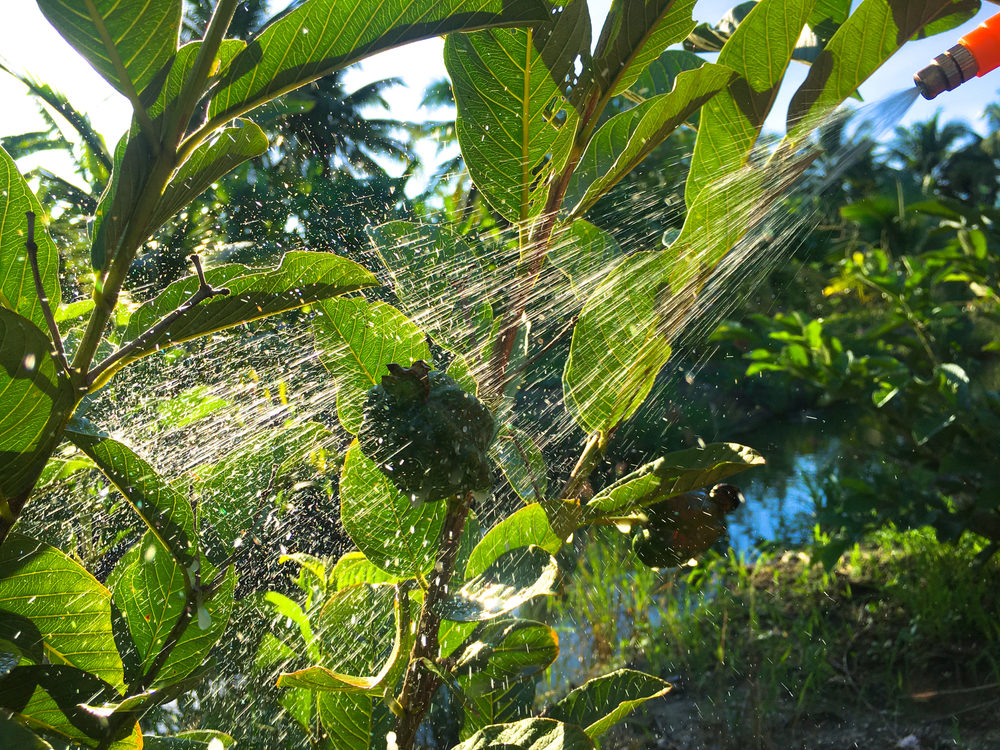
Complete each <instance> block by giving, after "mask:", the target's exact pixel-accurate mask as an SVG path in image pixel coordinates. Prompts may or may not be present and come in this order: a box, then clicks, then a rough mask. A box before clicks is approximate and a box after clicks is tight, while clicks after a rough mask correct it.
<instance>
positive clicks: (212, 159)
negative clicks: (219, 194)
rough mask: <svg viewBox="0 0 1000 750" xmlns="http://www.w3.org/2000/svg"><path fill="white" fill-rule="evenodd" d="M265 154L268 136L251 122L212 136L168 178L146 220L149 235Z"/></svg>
mask: <svg viewBox="0 0 1000 750" xmlns="http://www.w3.org/2000/svg"><path fill="white" fill-rule="evenodd" d="M265 151H267V136H266V135H264V131H263V130H261V129H260V127H259V126H258V125H257V124H256V123H253V122H251V121H250V120H237V121H236V124H235V125H234V126H232V127H228V128H223V129H222V130H220V131H218V132H217V133H215V134H214V136H213V138H212V140H211V141H208V142H207V143H202V144H201V145H200V146H198V148H196V149H195V150H194V151H193V152H192V154H191V156H189V157H188V158H187V160H186V161H185V162H184V163H183V164H181V166H180V167H179V168H178V170H177V171H176V172H175V173H174V176H173V177H171V178H170V182H169V183H167V187H166V188H165V189H164V191H163V194H162V195H161V196H160V199H159V200H158V201H157V202H156V206H155V207H154V208H153V211H152V217H151V218H150V219H149V224H148V227H149V228H148V230H147V231H148V232H150V233H152V232H154V231H156V230H157V229H159V227H160V226H162V225H163V224H165V223H166V222H167V220H168V219H169V218H170V217H171V216H173V215H174V214H175V213H177V212H178V211H180V210H181V209H182V208H184V206H186V205H187V204H188V203H190V202H191V201H193V200H194V199H195V198H197V197H198V196H199V195H201V194H202V193H203V192H205V191H206V190H208V188H209V187H210V186H211V185H212V183H213V182H215V181H216V180H219V179H221V178H222V177H224V176H225V175H227V174H229V172H230V171H232V170H233V169H235V168H236V167H238V166H239V165H240V164H242V163H243V162H245V161H246V160H247V159H252V158H254V157H255V156H260V155H261V154H263V153H264V152H265Z"/></svg>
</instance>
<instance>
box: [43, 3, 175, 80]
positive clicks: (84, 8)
mask: <svg viewBox="0 0 1000 750" xmlns="http://www.w3.org/2000/svg"><path fill="white" fill-rule="evenodd" d="M181 5H182V3H181V0H157V2H149V0H89V1H88V2H79V0H38V7H39V8H40V9H41V11H42V13H43V14H45V17H46V18H47V19H48V20H49V23H51V24H52V25H53V26H55V27H56V29H57V30H58V31H59V33H60V34H62V36H63V38H64V39H66V41H67V42H69V43H70V44H71V45H72V46H73V47H74V49H76V51H77V52H79V53H80V54H81V55H83V56H84V58H86V60H87V62H89V63H90V64H91V65H93V66H94V69H95V70H96V71H97V72H98V73H100V74H101V76H103V78H104V79H105V80H106V81H107V82H108V83H110V84H111V85H112V86H114V87H115V88H116V89H118V90H119V91H120V92H122V93H123V94H125V95H126V96H128V97H129V98H130V99H131V98H132V96H131V95H130V94H131V93H133V92H134V93H139V92H141V91H142V90H143V89H144V88H145V87H146V85H147V84H148V83H149V82H150V81H151V80H152V79H153V76H155V75H156V73H157V72H158V71H159V70H160V68H162V67H163V66H164V65H166V64H167V62H168V61H169V60H170V58H171V57H173V55H174V52H175V51H176V49H177V35H178V32H179V31H180V25H181Z"/></svg>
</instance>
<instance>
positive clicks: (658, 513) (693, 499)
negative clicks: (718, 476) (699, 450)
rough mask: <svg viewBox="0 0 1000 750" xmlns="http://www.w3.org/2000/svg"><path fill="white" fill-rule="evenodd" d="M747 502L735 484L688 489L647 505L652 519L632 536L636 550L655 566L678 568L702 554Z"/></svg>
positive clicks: (644, 562) (638, 555) (648, 562)
mask: <svg viewBox="0 0 1000 750" xmlns="http://www.w3.org/2000/svg"><path fill="white" fill-rule="evenodd" d="M742 504H743V495H742V493H740V491H739V490H738V489H737V488H736V487H734V486H733V485H731V484H717V485H715V486H714V487H712V489H710V490H708V491H707V492H706V491H704V490H702V491H696V492H685V493H684V494H682V495H676V496H674V497H671V498H668V499H666V500H664V501H662V502H659V503H656V504H654V505H650V506H649V507H648V508H646V515H647V517H648V519H649V520H648V521H646V523H644V524H643V525H642V527H641V528H640V529H639V532H638V533H637V534H636V535H635V537H633V539H632V550H633V551H634V552H635V554H636V557H638V558H639V561H640V562H642V563H643V564H644V565H648V566H649V567H651V568H674V567H677V566H679V565H683V564H684V563H686V562H687V561H688V560H690V559H691V558H692V557H695V556H697V555H700V554H701V553H702V552H705V551H706V550H707V549H708V548H709V547H711V546H712V545H713V544H715V543H716V542H717V541H718V540H719V539H721V538H722V537H723V535H725V533H726V514H728V513H732V512H733V511H734V510H736V509H737V508H738V507H740V505H742Z"/></svg>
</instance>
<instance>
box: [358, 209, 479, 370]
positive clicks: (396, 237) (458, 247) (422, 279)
mask: <svg viewBox="0 0 1000 750" xmlns="http://www.w3.org/2000/svg"><path fill="white" fill-rule="evenodd" d="M370 234H371V236H372V239H373V240H374V242H375V246H376V250H377V252H378V254H379V257H380V258H381V260H382V263H383V264H384V265H385V267H386V269H388V271H389V274H390V275H391V276H392V281H393V290H394V291H395V292H396V296H397V298H398V299H399V303H400V307H401V308H402V310H403V312H405V313H406V314H407V315H408V316H409V317H410V318H411V319H412V320H414V321H415V322H417V323H418V324H419V325H420V327H421V328H422V329H423V330H425V331H427V333H428V334H430V336H431V337H432V338H433V339H434V341H435V342H436V343H438V344H440V345H441V346H444V347H447V348H448V349H450V350H451V351H454V352H464V353H466V354H469V353H472V352H475V351H478V350H479V348H480V347H482V346H483V345H484V344H485V343H486V339H487V337H488V336H489V331H490V327H491V324H492V322H493V311H492V309H491V308H490V304H489V302H488V301H487V300H486V299H484V298H483V295H484V291H483V287H482V284H483V282H484V279H485V278H487V277H486V274H488V273H489V270H488V269H487V267H486V263H484V262H483V261H482V260H481V258H480V257H479V256H477V255H476V253H474V252H473V250H472V247H471V246H470V245H469V243H468V242H466V241H465V239H464V238H462V237H461V236H460V235H458V234H457V233H456V232H455V231H453V230H452V229H450V228H449V227H447V226H444V225H441V224H416V223H414V222H409V221H391V222H388V223H386V224H382V225H381V226H378V227H376V228H374V229H372V230H371V231H370Z"/></svg>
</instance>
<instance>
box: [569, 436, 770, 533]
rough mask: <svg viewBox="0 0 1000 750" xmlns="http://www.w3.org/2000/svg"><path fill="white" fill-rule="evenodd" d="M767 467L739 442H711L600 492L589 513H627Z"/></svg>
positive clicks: (651, 465)
mask: <svg viewBox="0 0 1000 750" xmlns="http://www.w3.org/2000/svg"><path fill="white" fill-rule="evenodd" d="M763 464H764V458H763V456H761V455H760V454H759V453H757V452H756V451H755V450H753V449H752V448H747V447H746V446H745V445H738V444H737V443H709V444H708V445H706V446H704V447H700V448H688V449H687V450H683V451H677V452H676V453H669V454H667V455H666V456H664V457H663V458H658V459H656V460H655V461H652V462H651V463H648V464H646V465H645V466H643V467H641V468H639V469H637V470H636V471H633V472H632V473H631V474H628V475H626V476H624V477H622V478H621V479H619V480H618V481H617V482H615V483H614V484H612V485H611V486H610V487H606V488H605V489H603V490H601V491H600V492H598V493H597V495H595V496H594V497H593V498H592V499H591V500H590V502H589V503H587V505H586V513H587V515H588V516H590V517H591V518H595V517H598V516H604V515H614V514H621V513H627V512H628V511H630V510H632V509H634V508H638V507H642V506H646V505H652V504H653V503H658V502H659V501H661V500H666V499H667V498H668V497H672V496H673V495H679V494H681V493H683V492H690V491H691V490H695V489H698V488H699V487H706V486H708V485H711V484H715V483H716V482H720V481H722V480H723V479H725V478H726V477H730V476H732V475H733V474H738V473H739V472H741V471H746V470H747V469H750V468H752V467H754V466H761V465H763Z"/></svg>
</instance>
